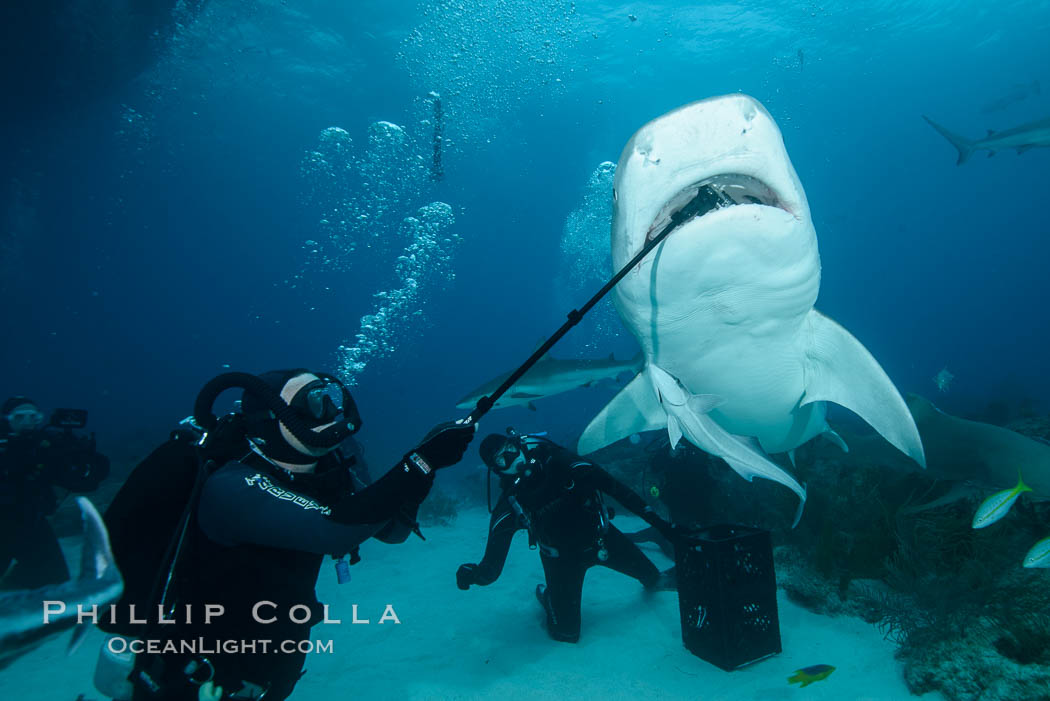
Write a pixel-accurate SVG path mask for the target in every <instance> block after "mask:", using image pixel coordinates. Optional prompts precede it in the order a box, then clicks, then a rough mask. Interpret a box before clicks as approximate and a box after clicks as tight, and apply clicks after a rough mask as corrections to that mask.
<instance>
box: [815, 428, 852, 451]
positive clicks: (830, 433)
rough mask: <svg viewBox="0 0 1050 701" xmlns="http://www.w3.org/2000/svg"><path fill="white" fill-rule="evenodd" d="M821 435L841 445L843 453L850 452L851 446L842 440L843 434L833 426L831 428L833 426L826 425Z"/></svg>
mask: <svg viewBox="0 0 1050 701" xmlns="http://www.w3.org/2000/svg"><path fill="white" fill-rule="evenodd" d="M820 435H822V436H824V437H825V438H827V439H828V440H829V441H830V442H832V443H834V444H835V445H837V446H838V447H839V449H840V450H841V451H842V452H843V453H848V452H849V446H848V445H846V441H844V440H842V436H840V435H839V434H837V433H835V430H834V429H833V428H831V426H828V427H826V428H825V429H824V432H823V433H822V434H820Z"/></svg>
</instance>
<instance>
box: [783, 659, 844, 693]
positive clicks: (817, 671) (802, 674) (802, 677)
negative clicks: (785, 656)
mask: <svg viewBox="0 0 1050 701" xmlns="http://www.w3.org/2000/svg"><path fill="white" fill-rule="evenodd" d="M834 671H835V668H834V667H832V666H831V665H829V664H815V665H813V666H812V667H803V668H802V669H796V670H795V673H794V674H792V675H791V676H790V677H788V683H790V684H794V683H795V682H802V686H809V685H810V684H812V683H813V682H819V681H821V680H824V679H827V678H828V677H830V676H831V673H832V672H834ZM799 688H801V687H799Z"/></svg>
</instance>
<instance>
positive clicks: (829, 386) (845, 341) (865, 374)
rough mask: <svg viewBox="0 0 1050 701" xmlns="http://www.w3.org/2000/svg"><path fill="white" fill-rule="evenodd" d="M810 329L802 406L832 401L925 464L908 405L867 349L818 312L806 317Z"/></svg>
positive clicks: (917, 433) (812, 312) (810, 313)
mask: <svg viewBox="0 0 1050 701" xmlns="http://www.w3.org/2000/svg"><path fill="white" fill-rule="evenodd" d="M805 324H806V326H807V327H808V330H809V338H808V339H807V347H806V349H805V351H806V360H805V388H806V392H805V395H804V396H803V397H802V404H809V403H811V402H834V403H835V404H838V405H840V406H843V407H845V408H847V409H849V410H850V411H852V412H853V413H855V414H856V415H857V416H859V417H860V418H862V419H864V420H865V421H866V422H868V424H869V425H871V427H872V428H874V429H875V430H876V431H878V432H879V434H880V435H881V436H882V437H883V438H885V439H886V440H888V441H889V442H890V443H891V444H892V445H894V446H896V447H897V448H898V449H899V450H900V451H901V452H903V453H904V454H905V455H908V456H909V457H911V458H912V459H913V460H914V461H915V462H917V463H919V465H921V466H922V467H926V457H925V455H924V454H923V450H922V440H921V439H920V438H919V430H918V429H917V428H916V427H915V421H914V419H912V416H911V413H910V412H909V411H908V406H907V405H906V404H905V403H904V399H903V398H902V397H901V395H900V393H899V392H898V391H897V388H896V387H894V386H893V382H892V381H891V380H890V378H889V377H887V375H886V372H885V371H884V370H883V369H882V367H880V366H879V363H878V361H876V360H875V358H873V357H872V355H871V353H869V352H868V350H867V349H866V348H865V347H864V346H863V345H861V343H860V341H858V340H857V339H856V338H854V337H853V336H852V335H851V334H850V333H849V331H847V330H846V329H844V328H842V327H841V326H839V325H838V324H836V323H835V322H834V321H832V320H831V319H829V318H827V317H826V316H824V315H823V314H821V313H820V312H818V311H816V310H815V309H814V310H811V311H810V312H809V314H808V315H807V316H806V321H805Z"/></svg>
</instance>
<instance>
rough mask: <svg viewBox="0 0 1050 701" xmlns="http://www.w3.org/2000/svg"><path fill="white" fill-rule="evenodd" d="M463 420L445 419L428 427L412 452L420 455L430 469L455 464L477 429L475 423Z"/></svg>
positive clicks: (464, 451)
mask: <svg viewBox="0 0 1050 701" xmlns="http://www.w3.org/2000/svg"><path fill="white" fill-rule="evenodd" d="M464 421H465V419H461V420H460V421H446V422H445V423H441V424H438V425H437V426H435V427H434V428H432V429H430V432H429V433H427V435H426V437H425V438H423V442H422V443H420V444H419V447H417V448H416V449H415V451H413V453H414V454H416V455H418V456H419V457H421V458H422V459H423V461H424V462H425V463H426V464H427V466H428V467H429V468H430V469H432V470H439V469H441V468H442V467H451V466H452V465H455V464H456V463H457V462H459V461H460V460H462V459H463V454H464V453H466V452H467V446H468V445H470V442H471V441H472V440H474V432H475V431H476V430H477V426H476V425H475V424H470V423H463V422H464ZM420 469H422V467H420Z"/></svg>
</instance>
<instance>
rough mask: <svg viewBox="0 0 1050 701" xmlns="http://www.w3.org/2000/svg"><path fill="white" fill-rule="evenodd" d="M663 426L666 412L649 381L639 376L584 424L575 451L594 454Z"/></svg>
mask: <svg viewBox="0 0 1050 701" xmlns="http://www.w3.org/2000/svg"><path fill="white" fill-rule="evenodd" d="M665 426H667V412H665V411H664V410H663V407H661V406H660V402H659V401H658V400H657V398H656V393H655V392H654V391H653V387H652V384H651V383H650V382H649V378H648V377H647V376H646V375H645V373H639V374H638V375H636V376H635V378H634V379H633V380H631V381H630V382H628V383H627V385H626V386H625V387H624V388H623V389H622V390H620V392H619V393H618V394H617V395H616V396H615V397H613V399H612V401H611V402H609V403H608V404H606V405H605V408H604V409H602V410H601V411H600V412H598V415H597V416H595V417H594V418H593V419H592V420H591V422H590V423H589V424H587V428H585V429H584V430H583V435H581V436H580V440H579V443H578V444H577V446H576V452H578V453H579V454H580V455H586V454H588V453H593V452H594V451H596V450H598V449H599V448H604V447H605V446H607V445H609V444H610V443H615V442H616V441H618V440H620V439H621V438H626V437H627V436H630V435H631V434H634V433H641V432H642V431H652V430H655V429H658V428H664V427H665Z"/></svg>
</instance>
